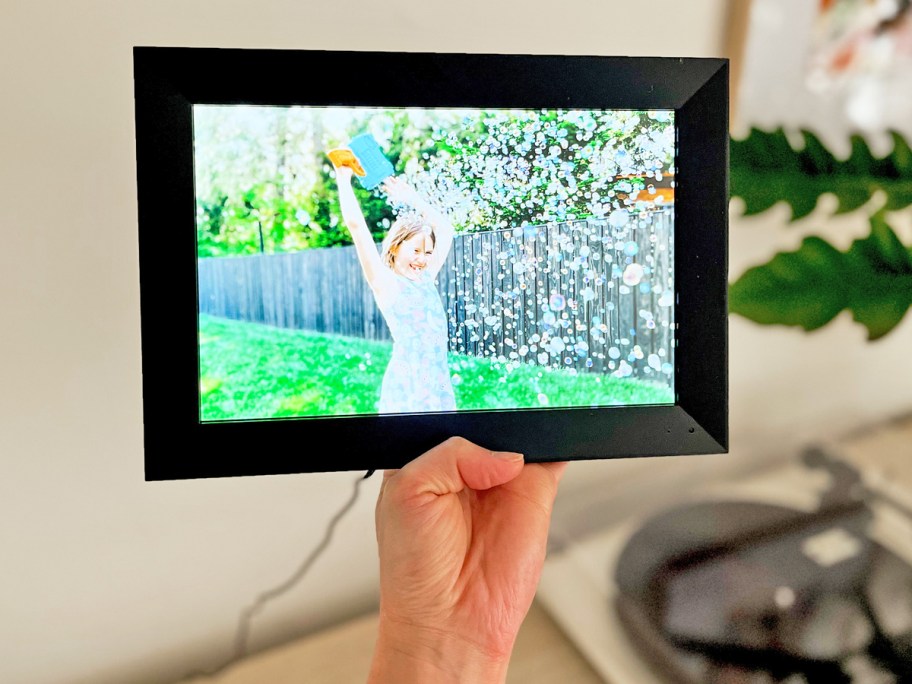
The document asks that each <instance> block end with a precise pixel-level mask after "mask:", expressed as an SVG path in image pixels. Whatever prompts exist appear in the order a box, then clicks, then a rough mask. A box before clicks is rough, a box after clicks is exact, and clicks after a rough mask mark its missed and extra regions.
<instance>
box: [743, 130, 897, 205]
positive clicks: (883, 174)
mask: <svg viewBox="0 0 912 684" xmlns="http://www.w3.org/2000/svg"><path fill="white" fill-rule="evenodd" d="M801 135H802V137H803V140H804V147H803V148H802V149H800V150H796V149H795V148H794V147H793V146H792V145H791V143H790V142H789V140H788V137H787V136H786V134H785V132H784V130H783V129H781V128H778V129H776V130H774V131H771V132H766V131H761V130H759V129H756V128H754V129H751V132H750V135H748V137H747V138H745V139H744V140H736V139H732V140H731V148H730V150H731V152H730V159H731V194H732V196H733V197H740V198H741V199H742V200H744V205H745V214H746V215H751V214H758V213H760V212H763V211H766V210H767V209H769V208H770V207H772V206H773V205H775V204H776V203H777V202H780V201H784V202H786V203H788V204H789V205H790V206H791V208H792V217H791V220H792V221H795V220H797V219H800V218H803V217H805V216H807V215H808V214H810V213H811V212H812V211H813V210H814V208H815V207H816V206H817V200H818V199H819V198H820V196H821V195H823V194H824V193H828V192H829V193H832V194H834V195H835V196H836V198H837V200H838V202H839V205H838V208H837V209H836V213H837V214H842V213H846V212H850V211H854V210H855V209H858V208H859V207H861V206H862V205H864V204H865V203H867V202H868V201H869V200H870V199H871V197H872V196H873V195H874V193H875V192H876V191H877V190H882V191H883V192H884V194H885V195H886V204H885V205H884V208H885V209H887V210H889V211H896V210H898V209H903V208H905V207H907V206H909V205H912V149H910V148H909V144H908V143H907V141H906V140H905V139H904V138H903V137H902V136H901V135H900V134H899V133H896V132H893V133H891V136H892V138H893V150H892V151H891V152H890V153H889V154H888V155H886V156H885V157H883V158H882V159H877V158H876V157H874V155H873V154H872V153H871V149H870V147H869V146H868V144H867V142H866V141H865V140H864V138H862V137H861V136H858V135H855V136H852V139H851V154H850V155H849V158H848V159H845V160H840V159H837V158H836V157H835V156H834V155H833V154H832V153H831V152H830V151H829V150H828V149H827V148H826V147H825V146H824V144H823V143H822V142H821V141H820V139H819V138H818V137H817V136H815V135H814V134H813V133H811V132H809V131H801Z"/></svg>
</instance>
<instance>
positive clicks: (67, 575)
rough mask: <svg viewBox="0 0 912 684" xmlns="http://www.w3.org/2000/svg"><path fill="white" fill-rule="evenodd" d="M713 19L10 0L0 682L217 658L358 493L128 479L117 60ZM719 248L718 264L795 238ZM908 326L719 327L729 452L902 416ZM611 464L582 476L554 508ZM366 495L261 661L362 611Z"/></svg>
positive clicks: (504, 44) (123, 66)
mask: <svg viewBox="0 0 912 684" xmlns="http://www.w3.org/2000/svg"><path fill="white" fill-rule="evenodd" d="M721 4H723V3H720V2H719V0H691V1H689V2H687V3H681V2H678V1H676V0H657V1H656V2H652V3H650V4H649V10H648V11H644V10H643V9H642V8H638V7H637V6H636V5H635V4H631V3H629V2H619V1H616V0H611V1H608V0H603V1H602V2H585V1H584V0H568V1H566V2H563V3H558V4H555V3H551V2H541V1H539V2H536V3H529V2H513V3H507V2H496V3H492V2H477V1H472V2H468V3H444V2H441V1H440V0H432V1H431V2H425V3H420V4H419V3H413V2H406V1H405V0H386V1H385V2H370V3H368V2H364V3H358V2H340V3H321V4H320V5H315V4H314V3H302V2H291V1H289V0H260V1H259V2H251V1H248V0H221V1H215V0H206V1H203V0H179V1H178V0H155V1H154V2H153V1H150V0H132V1H129V2H117V1H115V0H81V1H80V2H66V1H64V0H58V1H57V2H47V1H45V0H3V3H2V5H0V56H2V59H0V63H2V64H3V68H2V70H0V93H2V95H0V103H2V104H0V123H2V125H0V198H2V201H0V230H2V233H0V238H2V251H0V321H2V334H0V459H2V461H0V462H2V471H0V513H2V515H0V549H2V551H0V553H2V560H0V681H4V682H16V683H17V684H37V683H44V682H92V683H93V684H106V683H108V682H111V683H113V682H117V683H118V684H130V683H131V682H164V681H169V680H172V679H175V678H177V677H178V676H180V675H181V674H183V673H184V672H186V671H187V670H189V669H194V668H198V667H207V666H211V665H214V664H216V663H218V662H219V661H220V660H221V659H222V657H223V656H225V655H226V654H227V653H228V651H229V649H230V644H231V639H232V637H233V630H234V627H235V620H236V617H237V614H238V611H239V609H240V608H241V607H243V606H244V605H246V604H247V603H248V602H249V600H250V599H251V598H252V597H253V596H254V595H255V594H256V593H257V592H258V591H260V590H262V589H264V588H266V587H269V586H272V585H274V584H276V583H278V582H280V581H281V580H283V579H284V578H285V577H286V575H287V573H289V572H290V571H291V570H293V569H294V568H295V567H296V566H297V564H298V563H299V562H300V560H301V558H302V557H303V555H304V553H305V552H306V551H307V550H309V549H310V548H312V547H313V546H314V545H315V544H316V543H317V542H318V541H319V539H320V535H321V534H322V531H323V528H324V525H325V522H326V520H327V519H328V518H329V517H330V516H331V515H332V513H333V512H334V511H335V510H336V509H337V508H338V507H339V506H340V505H341V504H342V503H343V502H344V500H345V499H346V498H347V496H348V494H349V491H350V486H351V483H352V482H353V479H354V477H355V475H354V474H352V473H343V474H325V475H306V476H304V475H302V476H287V477H260V478H241V479H231V480H210V481H196V482H170V483H154V484H146V483H144V482H143V480H142V477H143V472H142V397H141V386H140V316H139V276H138V263H137V228H136V203H135V165H134V140H133V99H132V97H133V95H132V65H131V48H132V46H133V45H173V46H177V45H188V46H219V47H252V48H253V47H255V48H334V47H337V48H346V49H379V50H392V49H407V50H415V51H417V50H427V51H433V50H439V51H453V52H456V51H468V52H519V53H523V52H533V53H535V52H540V53H590V54H617V55H625V54H631V55H633V54H654V55H674V56H678V55H692V56H710V55H715V54H718V53H719V49H720V46H721V44H722V38H721V36H722V33H721V24H722V18H723V17H722V12H721V11H720V5H721ZM685 6H686V7H685ZM365 76H366V75H365V74H357V75H354V76H353V77H352V84H353V87H357V79H359V78H363V77H365ZM368 76H370V77H373V76H377V75H368ZM301 78H302V81H303V79H304V78H305V76H304V75H303V74H302V75H301ZM758 222H760V223H762V222H766V223H767V224H769V225H774V224H776V220H775V212H772V213H771V214H770V215H769V216H767V217H764V218H762V219H759V220H758ZM755 223H757V222H755ZM165 229H166V227H164V226H163V230H165ZM755 229H756V230H755ZM857 230H858V226H857V225H848V224H847V226H846V228H845V233H846V234H847V235H848V234H850V233H852V231H857ZM734 231H735V233H734V234H733V240H732V244H733V254H732V264H733V266H737V267H743V266H744V265H746V264H747V263H750V262H751V261H752V260H755V259H756V258H759V257H763V256H764V255H768V254H769V253H771V251H772V249H773V245H774V244H775V241H776V240H781V241H782V243H783V244H791V243H793V242H795V240H796V237H797V235H798V232H796V231H785V230H778V229H770V230H767V229H764V228H762V227H761V226H756V225H752V226H741V225H738V226H735V227H734ZM748 257H749V258H748ZM162 267H163V268H167V264H162ZM910 333H912V326H910V323H909V321H906V323H905V325H904V327H903V330H902V331H900V332H899V333H897V334H895V335H893V336H891V338H888V339H887V340H885V341H884V342H881V343H878V345H876V346H875V345H870V346H869V345H865V344H864V343H863V342H862V335H861V332H860V330H859V329H857V328H855V327H853V326H851V325H849V324H848V322H847V321H841V322H840V324H839V325H836V326H834V327H832V328H829V329H827V330H824V331H822V332H820V333H817V334H816V335H814V336H803V335H799V334H796V333H793V332H790V331H775V330H758V329H756V328H753V327H752V326H749V325H747V324H745V323H744V322H743V321H733V323H732V345H733V348H732V383H733V385H732V420H733V428H734V429H735V434H736V435H737V437H736V438H735V440H734V441H735V442H736V443H737V441H738V440H740V441H741V443H742V444H747V443H750V444H753V442H752V441H750V440H749V439H748V438H747V437H746V436H750V437H751V438H752V437H754V436H759V435H764V434H765V433H766V431H767V430H772V432H773V433H777V432H779V433H781V434H796V433H794V431H795V430H797V429H798V428H799V427H800V428H801V430H802V431H807V430H811V431H813V430H815V429H816V430H829V429H831V427H832V426H833V425H839V426H845V425H846V424H847V423H851V422H853V421H860V420H866V419H867V418H869V417H870V416H873V415H876V414H881V413H883V412H888V411H892V410H895V409H896V407H898V406H903V405H904V406H909V405H910V404H912V388H910V387H909V385H912V383H908V382H903V381H902V377H901V372H900V371H901V369H902V368H903V365H902V364H904V363H905V362H906V358H907V353H908V352H907V350H908V349H909V348H912V345H910V344H909V342H910V338H912V334H910ZM821 386H826V387H827V388H830V387H832V386H835V387H838V391H827V392H826V393H825V394H822V393H820V392H819V391H818V388H819V387H821ZM783 395H786V396H787V397H788V399H787V400H785V401H784V400H783ZM789 431H792V432H789ZM175 448H179V445H178V444H175ZM300 448H301V452H302V455H303V454H306V453H308V449H309V448H310V447H309V446H308V445H304V444H302V445H301V447H300ZM187 457H188V458H192V454H188V456H187ZM618 465H619V464H611V463H588V464H579V467H578V468H576V469H575V470H574V471H573V472H571V473H570V475H569V477H568V481H567V488H566V492H572V490H573V488H574V487H575V486H579V485H581V484H582V483H584V482H588V481H591V480H592V479H593V478H602V479H603V480H605V481H606V482H608V481H613V480H614V479H615V478H616V476H617V473H619V472H621V470H620V469H619V467H618ZM637 467H640V468H646V469H649V468H662V467H664V466H663V462H662V461H656V462H643V463H642V464H638V466H637ZM377 486H378V481H377V480H374V481H369V482H368V483H367V484H366V486H365V488H364V496H363V497H362V499H361V500H360V501H359V503H358V505H357V507H356V509H355V510H354V511H353V513H352V514H351V515H349V516H348V518H347V519H346V520H345V521H344V522H343V523H342V524H341V526H340V527H339V529H338V530H337V537H336V539H335V541H334V543H333V544H332V546H331V548H330V549H329V551H328V553H327V554H326V555H325V556H324V557H323V558H322V559H321V561H320V563H319V564H318V565H317V566H316V567H315V568H314V569H313V571H312V572H311V573H310V575H309V576H308V578H307V580H306V581H305V583H304V584H303V585H302V586H301V587H299V588H298V589H297V590H295V591H294V592H293V593H292V594H291V595H289V596H287V597H286V598H285V599H284V600H282V601H281V602H280V603H279V604H278V605H275V606H270V607H269V608H267V609H266V610H265V611H264V612H263V613H262V614H261V616H260V617H259V618H258V620H257V621H256V623H255V626H254V633H253V639H252V644H253V646H254V648H262V647H263V646H265V645H267V644H270V643H275V642H278V641H281V640H283V639H287V638H289V637H290V636H292V635H294V634H299V633H302V632H305V631H307V630H311V629H314V628H316V627H318V626H322V625H326V624H329V623H331V622H333V621H336V620H339V619H341V618H344V617H346V616H348V615H353V614H355V613H358V612H361V611H364V610H366V609H369V608H370V607H371V606H372V605H373V604H374V602H375V600H376V568H375V558H376V552H375V546H374V538H373V520H372V509H373V499H374V497H375V495H376V488H377ZM565 495H566V494H565Z"/></svg>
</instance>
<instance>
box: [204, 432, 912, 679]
mask: <svg viewBox="0 0 912 684" xmlns="http://www.w3.org/2000/svg"><path fill="white" fill-rule="evenodd" d="M834 447H838V450H839V451H840V452H841V453H840V455H841V456H842V457H843V458H845V459H846V460H847V461H849V462H851V463H853V464H855V465H857V466H860V467H862V468H863V469H865V470H866V471H868V473H869V474H873V476H874V477H875V478H876V479H877V480H878V483H879V486H881V487H882V488H885V489H887V490H889V491H890V493H891V494H893V495H894V497H896V498H899V499H903V500H905V501H906V502H908V503H909V504H910V509H912V415H906V416H902V417H899V418H896V419H894V420H891V421H887V422H885V423H883V424H880V425H878V426H875V427H873V428H871V429H869V430H865V431H859V432H857V433H855V434H853V435H850V436H848V437H847V438H844V439H841V440H839V442H838V444H836V445H834ZM376 634H377V615H376V614H375V613H374V614H370V615H366V616H364V617H361V618H357V619H354V620H351V621H349V622H347V623H344V624H342V625H338V626H336V627H332V628H329V629H326V630H324V631H322V632H318V633H316V634H312V635H309V636H305V637H302V638H300V639H297V640H296V641H292V642H290V643H288V644H285V645H283V646H279V647H276V648H273V649H271V650H268V651H265V652H263V653H260V654H257V655H254V656H251V657H249V658H246V659H245V660H243V661H241V662H240V663H238V664H236V665H235V666H233V667H232V668H231V669H229V670H227V671H226V672H225V673H223V674H222V675H221V676H219V677H217V678H216V679H215V680H202V679H201V680H194V681H199V682H204V681H216V682H218V684H264V683H265V682H268V683H269V684H292V682H294V683H295V684H299V683H300V682H308V684H349V683H352V684H354V683H361V682H364V681H366V679H367V673H368V669H369V667H370V661H371V656H372V653H373V647H374V640H375V638H376ZM507 681H508V682H517V683H518V682H523V683H524V684H550V683H552V682H563V681H572V682H574V683H575V684H602V683H603V682H604V680H603V679H602V677H600V676H599V674H598V673H597V672H596V671H595V670H594V669H593V668H592V667H591V666H590V665H589V664H588V662H587V661H586V660H585V659H584V657H583V656H582V654H581V653H580V652H579V650H578V649H577V648H576V646H574V644H573V643H572V642H571V641H570V640H569V639H568V638H567V636H566V635H565V634H564V632H563V631H562V630H561V629H560V627H559V626H558V625H557V624H556V623H555V622H554V620H552V618H551V617H550V616H549V615H548V613H547V612H546V611H545V609H544V608H542V607H541V606H540V605H538V604H537V603H533V605H532V609H531V610H530V611H529V615H528V617H527V618H526V620H525V622H524V623H523V626H522V629H521V630H520V632H519V637H518V638H517V640H516V646H515V648H514V651H513V658H512V660H511V662H510V670H509V673H508V675H507Z"/></svg>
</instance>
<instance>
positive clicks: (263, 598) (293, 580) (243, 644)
mask: <svg viewBox="0 0 912 684" xmlns="http://www.w3.org/2000/svg"><path fill="white" fill-rule="evenodd" d="M374 472H376V471H374V470H368V471H367V473H366V474H365V475H364V476H363V477H359V478H358V479H357V480H355V487H354V489H353V490H352V493H351V496H350V497H349V499H348V501H346V502H345V505H344V506H342V508H340V509H339V511H338V512H337V513H336V514H335V515H334V516H333V517H332V518H331V519H330V521H329V524H328V525H327V527H326V533H325V534H324V535H323V540H322V541H321V542H320V543H319V544H317V546H316V548H314V550H313V551H311V552H310V553H309V554H308V555H307V557H306V558H305V559H304V561H303V562H302V563H301V565H300V566H299V567H298V569H297V570H295V571H294V572H293V573H292V574H291V576H290V577H289V578H288V579H287V580H285V581H284V582H282V583H281V584H279V585H278V586H276V587H274V588H272V589H269V590H267V591H264V592H263V593H261V594H260V595H259V596H257V598H256V600H255V601H254V602H253V603H252V604H250V606H248V607H247V608H245V609H244V610H243V611H241V614H240V617H239V618H238V627H237V633H236V635H235V637H234V655H232V656H231V658H229V659H228V660H227V661H226V662H225V663H223V664H222V665H219V666H218V667H217V668H215V669H212V670H205V671H203V670H200V671H196V672H191V673H189V674H187V675H185V676H184V677H183V678H181V679H180V681H181V682H185V681H188V680H190V679H195V678H198V677H205V678H212V677H215V676H217V675H219V674H221V673H222V672H224V671H225V670H227V669H228V668H229V667H231V666H232V665H234V664H235V663H236V662H238V661H239V660H241V658H243V657H244V656H246V655H247V641H248V637H249V636H250V623H251V621H252V620H253V617H254V616H255V615H256V614H257V613H258V612H259V611H260V609H261V608H262V607H263V606H264V605H265V604H266V603H267V602H268V601H271V600H273V599H275V598H278V597H279V596H281V595H282V594H284V593H285V592H287V591H289V590H290V589H291V588H292V587H294V586H295V585H296V584H297V583H298V582H299V581H300V580H301V578H302V577H304V575H305V574H306V573H307V571H308V570H310V568H311V566H312V565H313V564H314V563H315V562H316V560H317V558H319V557H320V554H321V553H323V551H325V550H326V547H327V546H329V543H330V541H332V536H333V532H334V531H335V528H336V525H337V524H338V523H339V521H340V520H342V518H343V517H344V516H345V514H346V513H348V511H349V510H351V508H352V506H354V505H355V502H356V501H357V500H358V494H359V490H360V489H361V483H362V482H364V481H365V480H366V479H367V478H369V477H370V476H371V475H373V474H374Z"/></svg>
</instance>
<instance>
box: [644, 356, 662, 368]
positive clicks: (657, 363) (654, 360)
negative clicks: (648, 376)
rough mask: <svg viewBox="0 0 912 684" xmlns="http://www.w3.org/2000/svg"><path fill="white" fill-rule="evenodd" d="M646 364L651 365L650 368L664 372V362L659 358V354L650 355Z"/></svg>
mask: <svg viewBox="0 0 912 684" xmlns="http://www.w3.org/2000/svg"><path fill="white" fill-rule="evenodd" d="M646 363H648V364H649V367H650V368H654V369H655V370H662V360H661V359H660V358H659V355H658V354H650V355H649V358H647V359H646Z"/></svg>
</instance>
